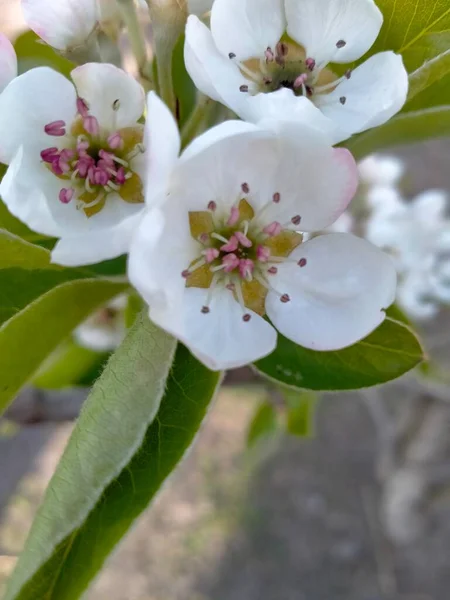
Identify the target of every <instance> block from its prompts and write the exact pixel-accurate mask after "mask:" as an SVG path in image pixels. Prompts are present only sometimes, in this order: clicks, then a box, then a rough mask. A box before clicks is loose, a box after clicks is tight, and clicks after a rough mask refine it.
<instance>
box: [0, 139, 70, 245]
mask: <svg viewBox="0 0 450 600" xmlns="http://www.w3.org/2000/svg"><path fill="white" fill-rule="evenodd" d="M33 169H34V167H33V165H32V164H30V160H29V159H27V157H25V156H24V152H23V148H22V147H20V148H19V150H18V152H17V153H16V155H15V156H14V158H13V159H12V161H11V164H10V165H9V167H8V170H7V171H6V174H5V176H4V177H3V179H2V181H1V183H0V196H1V197H2V200H3V202H4V203H5V204H6V206H7V207H8V210H9V211H10V212H11V213H12V214H13V215H14V216H15V217H17V218H18V219H20V220H21V221H22V222H23V223H25V225H27V226H28V227H29V228H30V229H32V230H33V231H37V232H38V233H42V234H43V235H48V236H50V237H58V236H59V235H60V233H61V228H60V227H59V226H58V225H57V223H56V222H55V221H54V219H53V216H52V214H51V212H50V210H49V208H48V204H47V199H46V197H45V195H44V193H43V192H42V190H41V186H40V185H39V183H38V182H37V181H36V180H35V178H33V177H30V172H32V171H33Z"/></svg>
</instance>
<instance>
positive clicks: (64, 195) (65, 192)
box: [59, 188, 75, 204]
mask: <svg viewBox="0 0 450 600" xmlns="http://www.w3.org/2000/svg"><path fill="white" fill-rule="evenodd" d="M74 195H75V190H73V189H72V188H62V189H61V190H60V192H59V200H60V202H62V203H63V204H69V202H70V201H71V200H72V198H73V197H74Z"/></svg>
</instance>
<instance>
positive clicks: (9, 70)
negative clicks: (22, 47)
mask: <svg viewBox="0 0 450 600" xmlns="http://www.w3.org/2000/svg"><path fill="white" fill-rule="evenodd" d="M16 76H17V56H16V52H15V50H14V47H13V45H12V44H11V42H10V41H9V39H8V38H7V37H6V35H4V34H3V33H0V92H2V91H3V90H4V89H5V87H6V86H7V85H8V83H10V81H12V80H13V79H14V77H16Z"/></svg>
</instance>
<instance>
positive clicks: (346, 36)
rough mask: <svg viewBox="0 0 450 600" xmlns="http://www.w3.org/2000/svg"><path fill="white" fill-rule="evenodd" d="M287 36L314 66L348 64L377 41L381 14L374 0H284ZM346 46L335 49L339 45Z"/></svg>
mask: <svg viewBox="0 0 450 600" xmlns="http://www.w3.org/2000/svg"><path fill="white" fill-rule="evenodd" d="M285 6H286V17H287V23H288V24H287V30H288V33H289V35H290V36H291V37H292V38H293V39H294V40H296V41H297V42H298V43H299V44H301V45H302V46H304V47H305V49H306V53H307V55H308V56H309V57H311V58H313V59H314V60H315V61H316V63H317V64H320V63H325V64H328V63H329V62H335V63H350V62H352V61H354V60H357V59H358V58H360V57H361V56H362V55H363V54H365V53H366V52H367V50H369V48H370V47H371V46H372V45H373V43H374V41H375V40H376V38H377V36H378V33H379V31H380V29H381V25H382V23H383V15H382V14H381V12H380V10H379V9H378V7H377V6H376V4H375V2H373V0H285ZM341 41H343V42H345V46H343V47H341V48H338V47H337V46H336V44H337V43H338V42H341Z"/></svg>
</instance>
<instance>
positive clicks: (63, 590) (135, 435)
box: [5, 317, 220, 600]
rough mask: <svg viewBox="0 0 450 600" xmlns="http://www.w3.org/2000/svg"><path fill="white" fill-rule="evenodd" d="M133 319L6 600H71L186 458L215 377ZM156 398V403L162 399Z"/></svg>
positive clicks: (56, 480)
mask: <svg viewBox="0 0 450 600" xmlns="http://www.w3.org/2000/svg"><path fill="white" fill-rule="evenodd" d="M174 347H175V342H174V340H173V339H172V338H170V337H169V336H168V335H167V334H165V333H163V332H161V331H159V330H158V329H157V328H156V327H155V326H153V325H152V324H151V323H150V322H149V321H148V319H146V318H143V317H140V318H139V319H138V322H137V323H136V325H135V326H134V327H133V328H132V329H131V330H130V333H129V336H128V338H127V339H126V340H125V342H124V344H123V345H122V346H121V347H120V348H119V349H118V351H117V352H116V354H115V355H114V356H113V357H112V358H111V360H110V362H109V363H108V365H107V367H106V369H105V371H104V373H103V375H102V376H101V378H100V380H99V381H98V382H97V384H96V385H95V386H94V389H93V391H92V393H91V396H90V397H89V399H88V400H87V402H86V404H85V407H84V409H83V411H82V414H81V416H80V419H79V421H78V423H77V425H76V427H75V430H74V432H73V434H72V437H71V439H70V441H69V443H68V446H67V448H66V451H65V453H64V455H63V457H62V459H61V462H60V464H59V466H58V468H57V470H56V473H55V475H54V477H53V479H52V481H51V482H50V486H49V489H48V491H47V494H46V496H45V499H44V503H43V505H42V507H41V509H40V511H39V513H38V515H37V517H36V520H35V522H34V525H33V528H32V531H31V534H30V537H29V539H28V541H27V543H26V546H25V550H24V552H23V553H22V555H21V557H20V559H19V562H18V566H17V568H16V571H15V572H14V574H13V576H12V579H11V582H10V585H9V589H8V591H7V593H6V597H5V600H36V599H37V598H39V599H40V600H76V599H77V598H80V596H81V595H82V593H83V592H84V591H85V589H86V587H87V586H88V584H89V582H90V581H91V580H92V578H93V577H94V576H95V575H96V574H97V573H98V571H99V570H100V568H101V567H102V565H103V562H104V560H105V558H106V557H107V555H108V554H109V553H110V552H111V550H112V549H113V547H114V546H115V544H116V543H117V542H118V541H119V540H120V538H121V537H122V536H123V535H124V534H125V533H126V532H127V530H128V529H129V527H130V526H131V525H132V524H133V522H134V520H135V519H136V517H137V516H138V515H139V514H140V513H141V512H142V511H143V510H144V509H145V508H146V507H147V506H148V504H149V502H150V501H151V500H152V499H153V498H154V496H155V494H156V493H157V492H158V490H159V489H160V487H161V485H162V484H163V482H164V481H165V480H166V479H167V477H168V475H169V474H170V473H171V472H172V471H173V469H174V468H175V466H176V465H177V464H178V463H179V461H180V460H181V459H182V457H183V456H184V454H185V452H186V451H187V449H188V448H189V447H190V445H191V444H192V442H193V440H194V438H195V435H196V433H197V431H198V429H199V427H200V425H201V423H202V421H203V419H204V417H205V414H206V412H207V410H208V407H209V405H210V404H211V400H212V398H213V397H214V394H215V391H216V389H217V386H218V383H219V381H220V375H219V374H218V373H212V372H211V371H208V370H207V369H206V368H205V367H203V366H202V365H201V364H200V363H199V362H198V361H197V360H196V359H194V358H193V357H192V356H191V355H190V354H189V352H188V351H187V350H186V349H185V348H184V347H182V346H179V347H178V349H177V352H176V356H175V361H174V364H173V367H172V369H171V371H170V375H169V369H170V366H171V361H172V357H173V351H174ZM162 396H163V397H162Z"/></svg>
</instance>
